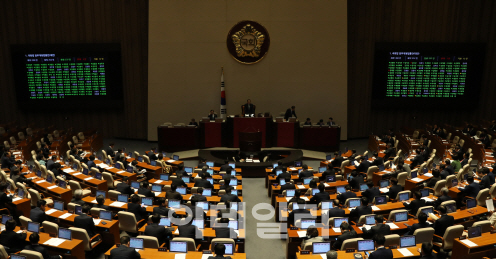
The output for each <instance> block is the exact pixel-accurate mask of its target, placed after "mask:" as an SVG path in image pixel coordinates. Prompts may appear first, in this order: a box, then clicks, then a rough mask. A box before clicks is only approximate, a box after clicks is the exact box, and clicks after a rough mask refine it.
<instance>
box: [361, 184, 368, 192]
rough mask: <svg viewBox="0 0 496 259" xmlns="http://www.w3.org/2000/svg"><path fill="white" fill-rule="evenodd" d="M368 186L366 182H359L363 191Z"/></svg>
mask: <svg viewBox="0 0 496 259" xmlns="http://www.w3.org/2000/svg"><path fill="white" fill-rule="evenodd" d="M368 188H369V186H368V185H367V184H366V183H362V184H360V191H362V192H363V191H365V190H367V189H368Z"/></svg>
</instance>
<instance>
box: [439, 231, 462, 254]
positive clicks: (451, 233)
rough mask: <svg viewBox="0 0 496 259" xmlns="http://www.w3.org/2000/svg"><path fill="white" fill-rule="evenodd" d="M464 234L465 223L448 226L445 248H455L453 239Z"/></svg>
mask: <svg viewBox="0 0 496 259" xmlns="http://www.w3.org/2000/svg"><path fill="white" fill-rule="evenodd" d="M462 234H463V225H455V226H451V227H448V228H447V229H446V232H444V236H443V246H442V248H443V250H450V249H452V248H453V240H455V238H457V237H460V236H461V235H462Z"/></svg>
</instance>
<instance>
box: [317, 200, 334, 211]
mask: <svg viewBox="0 0 496 259" xmlns="http://www.w3.org/2000/svg"><path fill="white" fill-rule="evenodd" d="M320 206H321V207H322V209H323V210H328V209H332V207H333V204H332V202H330V201H323V202H322V203H321V204H320Z"/></svg>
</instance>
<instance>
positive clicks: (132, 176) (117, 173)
mask: <svg viewBox="0 0 496 259" xmlns="http://www.w3.org/2000/svg"><path fill="white" fill-rule="evenodd" d="M93 162H95V164H96V166H97V167H98V168H99V170H104V171H105V172H108V173H111V174H112V176H113V177H114V178H117V179H122V178H123V177H126V176H127V177H129V180H131V181H136V180H137V179H138V175H137V174H136V173H129V172H128V171H126V169H125V168H123V169H117V168H115V167H112V168H101V167H100V166H99V164H103V162H102V161H100V160H96V159H95V160H93Z"/></svg>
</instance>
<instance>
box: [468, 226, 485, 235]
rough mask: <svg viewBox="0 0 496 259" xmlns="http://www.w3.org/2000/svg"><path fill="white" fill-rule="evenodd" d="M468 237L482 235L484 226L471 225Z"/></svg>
mask: <svg viewBox="0 0 496 259" xmlns="http://www.w3.org/2000/svg"><path fill="white" fill-rule="evenodd" d="M467 232H468V238H474V237H480V236H481V235H482V228H481V227H480V226H477V227H469V228H468V229H467Z"/></svg>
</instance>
